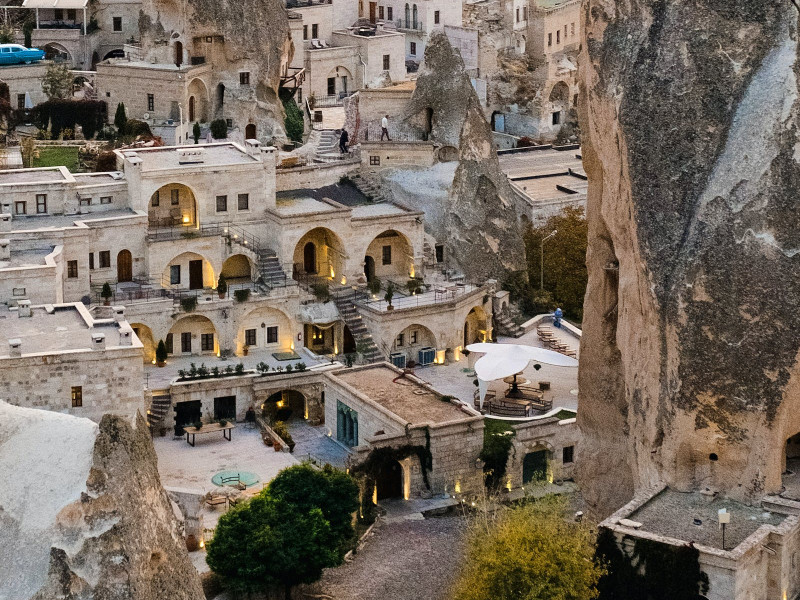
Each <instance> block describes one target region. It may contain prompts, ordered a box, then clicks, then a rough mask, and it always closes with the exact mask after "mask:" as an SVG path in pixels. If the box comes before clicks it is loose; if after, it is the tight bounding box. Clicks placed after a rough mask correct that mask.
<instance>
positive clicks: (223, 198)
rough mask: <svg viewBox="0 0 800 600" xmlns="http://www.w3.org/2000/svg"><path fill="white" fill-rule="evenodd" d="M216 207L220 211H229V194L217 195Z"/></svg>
mask: <svg viewBox="0 0 800 600" xmlns="http://www.w3.org/2000/svg"><path fill="white" fill-rule="evenodd" d="M216 209H217V212H218V213H224V212H228V196H227V194H222V195H219V196H217V200H216Z"/></svg>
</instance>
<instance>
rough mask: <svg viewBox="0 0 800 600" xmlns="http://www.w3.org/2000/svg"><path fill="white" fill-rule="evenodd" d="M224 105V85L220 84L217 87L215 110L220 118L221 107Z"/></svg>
mask: <svg viewBox="0 0 800 600" xmlns="http://www.w3.org/2000/svg"><path fill="white" fill-rule="evenodd" d="M224 104H225V84H224V83H220V84H218V85H217V109H216V112H217V114H218V115H219V116H222V107H223V105H224Z"/></svg>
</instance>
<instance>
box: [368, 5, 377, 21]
mask: <svg viewBox="0 0 800 600" xmlns="http://www.w3.org/2000/svg"><path fill="white" fill-rule="evenodd" d="M377 10H378V3H377V2H370V3H369V22H370V23H375V21H376V15H375V13H376V11H377Z"/></svg>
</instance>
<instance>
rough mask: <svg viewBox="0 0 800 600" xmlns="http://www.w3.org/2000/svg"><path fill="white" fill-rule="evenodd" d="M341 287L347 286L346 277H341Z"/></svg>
mask: <svg viewBox="0 0 800 600" xmlns="http://www.w3.org/2000/svg"><path fill="white" fill-rule="evenodd" d="M342 285H347V277H345V276H344V275H342Z"/></svg>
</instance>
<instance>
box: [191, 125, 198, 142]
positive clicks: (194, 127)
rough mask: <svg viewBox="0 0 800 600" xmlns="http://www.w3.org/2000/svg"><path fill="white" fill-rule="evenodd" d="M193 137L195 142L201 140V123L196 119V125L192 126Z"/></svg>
mask: <svg viewBox="0 0 800 600" xmlns="http://www.w3.org/2000/svg"><path fill="white" fill-rule="evenodd" d="M192 137H193V138H194V143H195V144H196V143H198V142H199V141H200V123H198V122H197V121H195V123H194V126H193V127H192Z"/></svg>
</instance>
